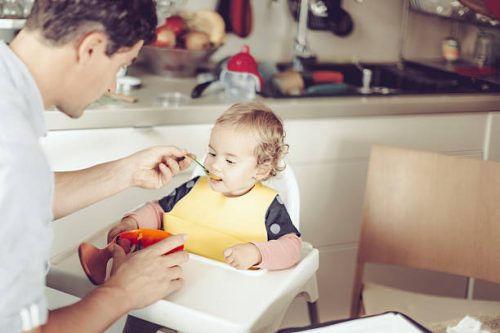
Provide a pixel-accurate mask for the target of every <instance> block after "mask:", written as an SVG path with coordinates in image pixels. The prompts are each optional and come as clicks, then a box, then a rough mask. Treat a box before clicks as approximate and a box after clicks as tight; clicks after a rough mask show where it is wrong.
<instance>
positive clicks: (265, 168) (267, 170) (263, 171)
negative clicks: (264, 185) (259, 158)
mask: <svg viewBox="0 0 500 333" xmlns="http://www.w3.org/2000/svg"><path fill="white" fill-rule="evenodd" d="M270 174H271V166H270V165H266V164H260V165H259V166H257V173H256V174H255V179H257V180H258V181H261V180H265V179H267V178H268V177H269V175H270Z"/></svg>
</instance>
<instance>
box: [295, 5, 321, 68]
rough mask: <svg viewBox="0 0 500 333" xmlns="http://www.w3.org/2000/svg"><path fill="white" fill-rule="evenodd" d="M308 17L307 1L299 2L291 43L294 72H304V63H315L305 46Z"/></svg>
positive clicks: (314, 58)
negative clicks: (297, 19)
mask: <svg viewBox="0 0 500 333" xmlns="http://www.w3.org/2000/svg"><path fill="white" fill-rule="evenodd" d="M308 15H309V0H300V6H299V21H298V23H297V34H296V36H295V39H294V41H293V55H292V68H293V69H294V70H296V71H299V72H300V71H303V70H304V62H311V61H315V60H316V57H315V56H314V55H313V54H312V53H311V50H310V49H309V46H308V45H307V19H308Z"/></svg>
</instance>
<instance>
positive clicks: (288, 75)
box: [273, 70, 344, 95]
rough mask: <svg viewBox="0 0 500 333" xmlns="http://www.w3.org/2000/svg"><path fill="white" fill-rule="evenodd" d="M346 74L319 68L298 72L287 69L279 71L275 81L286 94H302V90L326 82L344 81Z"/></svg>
mask: <svg viewBox="0 0 500 333" xmlns="http://www.w3.org/2000/svg"><path fill="white" fill-rule="evenodd" d="M343 81H344V75H343V74H342V73H341V72H337V71H328V70H324V71H323V70H318V71H312V72H297V71H294V70H287V71H284V72H279V73H277V74H276V75H275V76H274V78H273V82H274V83H275V85H276V86H278V88H279V90H280V91H281V92H282V93H283V94H285V95H301V94H302V92H303V91H304V90H305V89H306V88H308V87H310V86H312V85H318V84H324V83H342V82H343Z"/></svg>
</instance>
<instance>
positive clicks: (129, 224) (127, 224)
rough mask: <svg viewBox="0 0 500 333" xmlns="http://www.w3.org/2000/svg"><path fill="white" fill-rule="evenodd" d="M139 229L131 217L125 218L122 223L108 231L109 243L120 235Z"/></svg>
mask: <svg viewBox="0 0 500 333" xmlns="http://www.w3.org/2000/svg"><path fill="white" fill-rule="evenodd" d="M137 228H138V225H137V221H136V220H134V219H133V218H131V217H125V218H123V219H122V220H121V221H120V223H118V224H117V225H115V226H114V227H113V228H111V230H109V231H108V243H109V242H111V241H112V240H113V239H114V238H115V237H116V236H117V235H118V234H119V233H121V232H124V231H128V230H133V229H137Z"/></svg>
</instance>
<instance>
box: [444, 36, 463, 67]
mask: <svg viewBox="0 0 500 333" xmlns="http://www.w3.org/2000/svg"><path fill="white" fill-rule="evenodd" d="M441 52H442V55H443V59H444V60H446V61H449V62H453V61H457V60H458V59H459V58H460V43H459V42H458V40H457V39H456V38H454V37H446V38H445V39H443V41H442V43H441Z"/></svg>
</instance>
